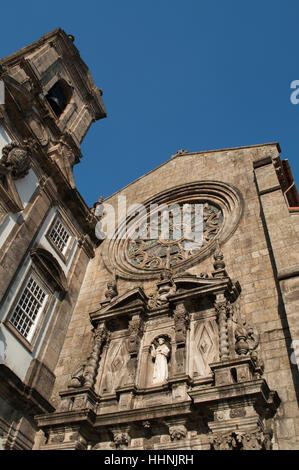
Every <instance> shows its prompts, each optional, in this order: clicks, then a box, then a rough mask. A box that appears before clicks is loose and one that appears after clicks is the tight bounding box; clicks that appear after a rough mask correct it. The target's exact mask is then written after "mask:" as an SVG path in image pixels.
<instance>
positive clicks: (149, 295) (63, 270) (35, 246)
mask: <svg viewBox="0 0 299 470" xmlns="http://www.w3.org/2000/svg"><path fill="white" fill-rule="evenodd" d="M0 73H1V77H0V78H1V80H3V82H4V84H5V105H2V106H0V113H1V114H0V120H1V122H0V125H1V128H0V147H1V151H2V158H1V160H0V172H1V178H0V217H1V220H0V222H1V223H2V226H1V232H0V242H1V263H0V269H1V279H0V283H1V284H0V290H1V304H0V308H1V317H0V321H1V324H0V374H1V385H0V436H1V446H2V448H3V449H31V448H33V449H35V450H51V449H55V450H59V449H61V450H62V449H69V450H101V449H103V450H104V449H105V450H113V449H128V450H145V449H151V450H161V449H163V450H165V449H184V450H186V449H191V450H211V449H214V450H218V449H219V450H225V449H227V450H247V449H248V450H260V449H265V450H270V449H281V450H283V449H298V448H299V413H298V401H297V400H298V393H299V388H298V366H297V362H296V354H295V351H294V349H295V347H296V341H298V340H299V332H298V320H297V318H296V317H297V312H298V298H299V254H298V253H299V250H298V245H299V239H298V231H299V197H298V193H297V190H296V187H295V185H294V182H293V177H292V173H291V170H290V167H289V164H288V161H287V160H283V159H281V158H280V148H279V145H278V144H277V143H269V144H264V145H254V146H248V147H241V148H232V149H221V150H215V151H207V152H192V153H190V152H188V151H183V150H182V151H178V152H177V154H175V155H172V156H171V157H170V158H169V159H168V160H167V161H165V163H163V164H162V165H161V166H159V167H158V168H156V169H154V170H152V171H151V172H150V173H148V174H146V175H145V176H143V177H141V178H139V179H137V180H136V181H134V182H132V183H131V184H129V185H128V186H126V187H125V188H123V189H122V190H121V191H119V192H117V193H115V194H113V195H112V196H110V197H109V198H107V199H106V200H105V201H103V202H104V206H103V205H102V201H101V200H100V199H99V201H98V202H97V203H95V204H94V206H93V207H92V208H89V207H87V205H86V203H85V202H84V200H83V198H82V197H81V195H80V194H79V192H78V191H77V189H76V187H75V183H74V178H73V166H74V165H75V164H76V163H78V162H79V160H80V158H81V152H80V144H81V141H82V139H83V137H84V135H85V133H86V132H87V130H88V128H89V126H90V125H91V123H92V122H94V121H95V120H98V119H101V118H104V117H105V116H106V111H105V107H104V104H103V101H102V97H101V95H102V93H101V91H100V90H99V89H98V88H97V87H96V86H95V84H94V82H93V80H92V78H91V76H90V73H89V71H88V69H87V67H86V65H85V64H84V63H83V61H82V60H81V58H80V55H79V53H78V51H77V49H76V47H75V45H74V38H73V37H72V36H70V35H69V36H68V35H66V34H65V33H64V32H63V31H62V30H55V31H53V32H52V33H49V34H47V35H45V36H43V37H42V38H41V39H40V40H39V41H37V42H36V43H34V44H32V45H30V46H27V47H25V48H24V49H21V50H20V51H18V52H17V53H15V54H13V55H11V56H9V57H7V58H6V59H3V60H2V61H1V69H0ZM124 201H125V204H126V206H127V208H128V207H130V206H132V205H134V204H135V205H136V204H142V207H143V209H145V211H141V210H140V207H141V206H139V209H138V208H137V209H136V210H135V212H134V213H133V212H131V213H130V212H127V211H125V208H124V205H123V204H124ZM108 204H109V207H110V208H113V209H114V211H115V216H116V220H117V221H118V224H117V225H116V227H115V236H113V237H109V238H106V239H105V240H103V241H101V240H99V239H98V237H97V236H96V233H97V229H99V227H101V224H102V223H103V221H104V219H105V212H104V213H103V212H101V210H99V209H100V208H101V207H104V209H105V207H108ZM196 204H197V205H199V206H200V207H201V208H202V214H201V215H202V229H203V230H202V231H203V239H202V244H201V246H200V247H199V248H198V247H196V246H195V245H194V243H193V242H192V241H191V242H190V239H189V238H188V236H186V235H185V234H183V235H182V236H181V237H180V238H179V239H177V238H175V237H174V236H173V235H174V231H175V230H176V229H177V227H176V226H175V224H174V222H173V221H174V217H170V220H171V223H170V232H169V233H170V235H169V237H168V238H163V237H161V236H160V233H161V230H162V226H163V221H162V211H160V210H159V208H161V206H162V205H164V206H165V205H166V206H167V207H174V206H175V207H176V208H177V209H178V208H182V207H184V205H188V207H189V208H190V213H191V220H193V219H192V217H193V215H194V212H193V211H194V207H195V205H196ZM153 205H154V206H155V207H158V210H157V212H156V219H155V223H156V227H157V229H158V235H157V236H156V238H155V237H154V238H151V239H149V238H147V237H146V236H144V237H143V238H142V237H140V238H134V237H133V236H132V237H130V236H128V237H122V236H120V235H122V234H123V233H124V231H125V230H126V229H127V228H128V227H129V228H128V233H129V235H130V230H131V235H132V233H133V231H134V227H136V223H137V224H139V226H140V224H141V225H142V227H143V229H144V232H143V233H144V234H145V235H148V232H149V229H150V217H149V214H150V209H151V207H152V206H153ZM135 208H136V206H135ZM125 214H128V215H125ZM124 215H125V216H124ZM102 227H103V225H102ZM297 338H298V340H297Z"/></svg>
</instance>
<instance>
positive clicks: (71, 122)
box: [1, 29, 106, 188]
mask: <svg viewBox="0 0 299 470" xmlns="http://www.w3.org/2000/svg"><path fill="white" fill-rule="evenodd" d="M1 79H2V80H3V81H4V83H5V87H6V90H7V100H8V101H10V102H11V101H12V102H11V103H10V106H7V108H6V109H7V111H6V112H7V114H8V116H7V118H8V119H9V120H11V121H12V122H13V124H14V125H13V126H12V127H14V128H16V130H18V131H19V132H20V133H22V134H23V133H24V130H26V134H27V135H28V136H29V137H33V138H35V139H37V140H38V142H39V143H40V145H41V146H42V147H43V150H44V151H46V153H47V156H48V157H49V158H50V160H52V161H53V162H55V163H56V164H57V167H58V169H59V170H60V172H61V173H62V175H63V177H64V178H65V179H66V180H67V181H68V183H69V184H70V185H71V187H72V188H75V183H74V178H73V166H74V165H76V164H77V163H79V161H80V158H81V157H82V155H81V151H80V144H81V142H82V139H83V138H84V136H85V134H86V132H87V131H88V129H89V127H90V125H91V123H92V122H94V121H96V120H98V119H101V118H104V117H106V111H105V107H104V103H103V100H102V91H101V90H100V89H98V88H97V87H96V86H95V84H94V82H93V80H92V78H91V75H90V72H89V70H88V68H87V66H86V65H85V64H84V62H83V61H82V59H81V57H80V54H79V52H78V49H77V48H76V46H75V45H74V36H72V35H67V34H66V33H65V32H64V31H62V30H61V29H56V30H55V31H53V32H51V33H48V34H46V35H45V36H43V37H42V38H41V39H40V40H39V41H37V42H35V43H33V44H31V45H29V46H27V47H24V48H23V49H21V50H19V51H18V52H16V53H14V54H12V55H10V56H9V57H7V58H6V59H4V60H2V61H1ZM10 92H11V93H10ZM12 97H13V98H12ZM24 124H25V126H24Z"/></svg>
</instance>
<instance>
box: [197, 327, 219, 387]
mask: <svg viewBox="0 0 299 470" xmlns="http://www.w3.org/2000/svg"><path fill="white" fill-rule="evenodd" d="M218 342H219V336H218V325H217V323H216V319H215V318H207V319H203V320H199V321H197V322H192V326H191V341H190V349H191V351H190V352H191V354H190V373H191V376H192V377H193V378H194V379H197V378H204V377H207V376H209V375H210V374H211V373H212V372H211V369H210V366H209V365H210V364H211V363H213V362H217V361H218V360H219V345H218Z"/></svg>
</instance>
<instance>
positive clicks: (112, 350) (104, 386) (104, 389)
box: [99, 337, 130, 395]
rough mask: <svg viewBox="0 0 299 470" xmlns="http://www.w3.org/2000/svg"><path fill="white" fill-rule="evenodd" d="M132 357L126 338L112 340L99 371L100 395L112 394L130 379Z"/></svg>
mask: <svg viewBox="0 0 299 470" xmlns="http://www.w3.org/2000/svg"><path fill="white" fill-rule="evenodd" d="M129 359H130V355H129V353H128V349H127V343H126V337H122V338H115V339H112V340H111V342H110V344H109V347H108V348H107V349H106V351H105V353H104V355H103V360H102V364H101V367H100V371H99V394H100V395H103V394H112V393H115V390H116V389H117V388H118V387H120V386H122V385H124V384H125V383H126V381H127V379H128V371H127V364H128V361H129Z"/></svg>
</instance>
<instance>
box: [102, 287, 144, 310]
mask: <svg viewBox="0 0 299 470" xmlns="http://www.w3.org/2000/svg"><path fill="white" fill-rule="evenodd" d="M147 301H148V298H147V296H146V295H145V293H144V291H143V289H142V288H141V287H136V288H134V289H131V290H129V291H127V292H126V293H125V294H122V295H119V296H117V297H115V298H114V299H113V300H112V301H111V302H109V301H107V302H102V303H101V307H102V308H101V309H100V310H99V312H101V313H106V312H114V311H115V310H120V309H128V308H131V307H132V308H133V307H145V305H146V304H147Z"/></svg>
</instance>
